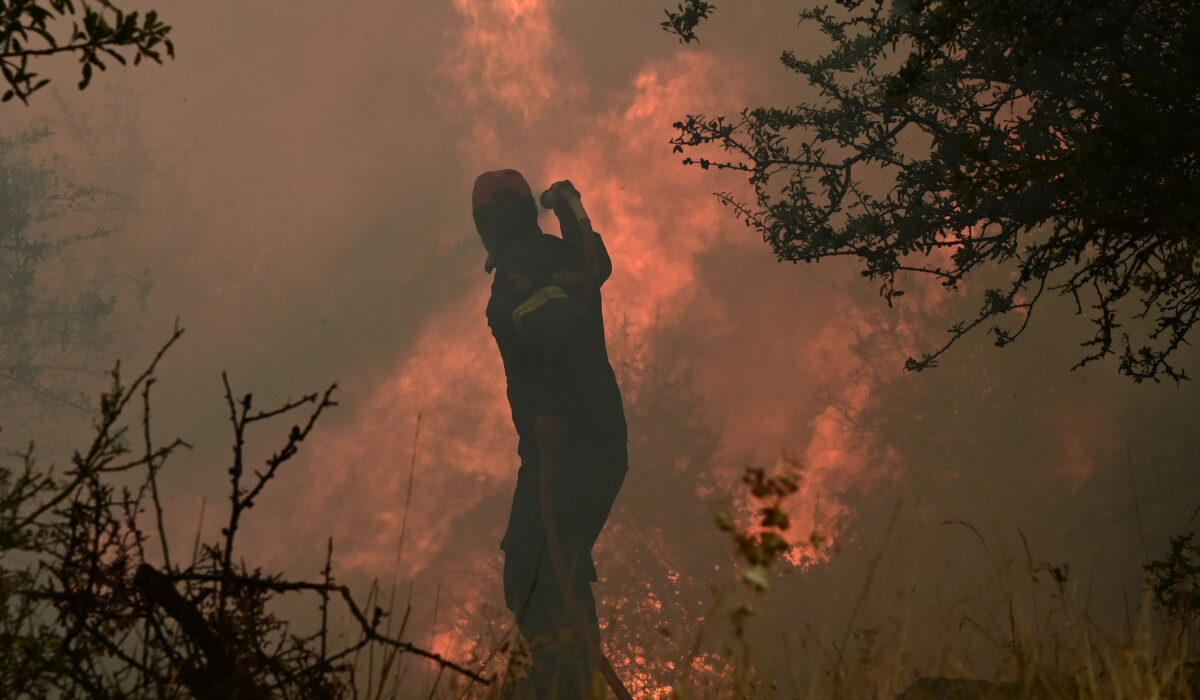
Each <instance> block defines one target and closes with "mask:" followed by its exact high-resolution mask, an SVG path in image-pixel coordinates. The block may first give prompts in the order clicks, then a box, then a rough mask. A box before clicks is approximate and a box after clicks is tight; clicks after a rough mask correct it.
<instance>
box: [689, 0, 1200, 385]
mask: <svg viewBox="0 0 1200 700" xmlns="http://www.w3.org/2000/svg"><path fill="white" fill-rule="evenodd" d="M838 5H840V6H841V7H840V8H839V9H831V8H830V7H828V6H823V7H816V8H812V9H807V10H804V11H803V12H801V14H800V18H801V22H802V24H805V25H810V26H815V27H816V28H817V29H819V30H820V31H821V32H822V33H823V34H824V35H825V36H826V37H827V38H828V39H829V42H830V43H831V48H830V49H829V50H828V51H827V52H826V53H824V54H823V55H819V56H817V57H815V58H803V57H801V56H798V55H797V54H795V53H793V52H790V51H788V52H784V53H783V55H782V57H781V62H782V64H783V65H784V66H785V67H786V68H787V69H788V70H790V71H792V72H794V73H796V74H798V75H799V76H800V77H802V78H803V79H804V81H805V82H806V83H808V85H809V86H810V88H811V89H812V90H814V91H815V98H813V99H811V100H808V101H804V102H799V103H797V104H791V105H786V106H763V107H757V108H748V109H746V110H744V111H743V112H742V113H741V115H740V117H738V118H733V119H728V118H725V117H715V118H712V117H705V116H704V115H695V114H693V115H689V116H688V117H687V118H686V119H684V120H680V121H678V122H677V123H676V124H675V127H676V128H677V129H678V134H677V135H676V137H675V138H674V139H673V140H672V144H673V145H674V148H675V150H676V151H677V152H683V151H688V152H689V153H690V152H693V151H694V150H697V149H699V152H698V153H697V155H695V156H691V155H689V156H688V157H687V158H686V159H685V160H684V162H685V163H687V164H694V165H699V166H700V167H701V168H704V169H709V168H718V169H732V170H735V171H739V172H742V173H745V174H746V176H747V178H748V182H749V184H750V185H751V186H752V188H753V189H754V198H753V200H754V201H752V202H748V201H742V200H741V199H739V198H737V197H735V196H734V195H732V194H730V193H719V194H718V195H717V196H718V198H719V199H720V200H721V201H722V202H724V203H725V204H727V205H728V206H730V207H731V208H732V209H733V210H734V212H735V214H736V215H737V216H738V217H739V218H741V219H742V220H743V221H744V222H745V223H746V224H747V225H748V226H749V227H751V228H753V229H755V230H756V231H758V232H759V233H761V235H762V236H763V239H764V240H765V241H766V242H767V243H768V244H769V245H770V246H771V247H772V249H773V250H774V252H775V254H776V256H777V257H778V258H779V259H780V260H783V261H791V262H814V261H819V260H824V259H829V258H836V257H847V258H851V259H855V260H857V261H859V262H860V263H861V264H862V268H861V270H862V274H863V276H864V277H867V278H869V279H873V280H878V281H879V283H880V289H879V291H880V294H881V295H882V296H883V297H884V299H885V300H886V301H887V303H888V304H889V305H891V304H892V303H893V301H894V300H895V299H896V298H897V297H900V296H901V295H902V293H903V289H901V284H902V283H905V280H912V279H914V278H916V277H925V278H932V279H933V280H936V281H937V282H938V283H940V284H941V285H942V286H943V287H945V288H946V289H947V290H951V291H953V290H958V289H960V283H961V282H962V281H963V280H965V279H967V278H968V277H969V276H971V275H976V274H978V273H981V272H982V271H984V270H988V269H993V270H996V271H997V272H1000V273H1004V277H1006V278H1007V281H1006V282H1005V283H1004V284H1003V285H1002V286H1001V287H1000V288H996V289H990V290H989V291H987V292H986V293H985V294H984V298H983V299H982V300H981V303H980V305H979V308H978V311H977V312H976V313H975V315H974V316H973V317H968V318H966V319H964V320H963V321H962V322H961V323H957V324H955V325H954V326H952V327H951V328H950V329H949V339H948V340H947V341H946V342H945V343H944V344H943V345H942V346H941V347H940V348H938V349H935V350H933V351H930V352H925V353H923V354H921V356H920V357H919V358H910V359H909V361H908V363H907V366H908V368H909V369H912V370H920V369H924V368H927V367H932V366H934V365H935V364H936V361H937V359H938V357H939V356H940V355H941V354H942V353H943V352H945V351H946V350H947V349H948V348H949V347H950V346H951V345H952V344H953V343H954V342H955V341H957V340H958V339H960V338H961V337H963V336H964V335H965V334H967V333H969V332H971V331H972V330H974V329H976V328H978V327H980V326H982V327H984V328H985V329H987V330H988V332H990V333H991V334H992V336H993V338H994V340H995V343H996V345H999V346H1004V345H1007V344H1008V343H1010V342H1012V341H1014V340H1015V339H1017V338H1018V337H1019V336H1020V335H1021V334H1022V333H1023V332H1024V330H1025V329H1026V327H1027V325H1028V323H1029V321H1030V317H1031V314H1032V312H1033V309H1034V307H1035V305H1036V304H1037V302H1038V301H1039V299H1040V298H1041V296H1042V294H1043V293H1044V292H1046V291H1053V292H1055V293H1057V294H1060V295H1065V296H1067V297H1068V298H1070V299H1071V300H1072V301H1073V302H1074V304H1075V309H1076V313H1078V314H1080V315H1085V316H1086V317H1087V318H1088V319H1089V320H1090V321H1091V323H1092V324H1093V331H1094V332H1093V334H1092V336H1091V337H1090V338H1085V339H1084V340H1083V341H1082V343H1081V345H1082V347H1084V348H1085V349H1084V353H1083V357H1082V358H1081V359H1080V360H1079V361H1078V363H1077V364H1076V365H1075V366H1076V367H1078V366H1082V365H1084V364H1087V363H1089V362H1092V361H1094V360H1098V359H1100V358H1103V357H1106V356H1110V355H1112V356H1116V358H1117V359H1118V361H1119V365H1118V369H1119V371H1120V372H1121V373H1123V374H1125V375H1128V376H1129V377H1131V378H1133V379H1134V380H1136V381H1141V380H1145V379H1151V380H1154V381H1158V380H1159V379H1160V378H1161V377H1166V378H1170V379H1173V380H1176V381H1179V380H1182V379H1186V373H1185V371H1184V370H1183V369H1182V368H1179V367H1177V366H1175V364H1174V363H1173V362H1172V357H1173V355H1174V353H1175V352H1176V351H1177V350H1178V349H1179V348H1180V347H1181V346H1183V345H1184V344H1186V342H1187V336H1188V334H1189V332H1190V331H1191V330H1192V328H1193V327H1194V325H1195V324H1196V322H1197V321H1198V320H1200V233H1198V226H1200V204H1198V203H1200V126H1198V125H1200V99H1197V95H1200V52H1197V51H1195V37H1196V36H1197V32H1200V5H1197V4H1196V3H1194V2H1190V1H1187V0H1148V1H1147V2H1140V3H1127V2H1123V1H1121V0H1098V1H1096V2H1086V3H1078V2H1058V1H1052V2H1011V3H1009V2H1005V3H997V2H991V1H990V0H940V1H937V2H931V1H930V0H897V1H896V2H884V1H883V0H839V2H838ZM714 150H716V151H717V152H720V153H723V154H724V157H722V158H714V157H713V156H712V155H711V154H712V152H713V151H714ZM701 156H702V157H701ZM997 277H1000V275H997ZM993 286H994V285H993Z"/></svg>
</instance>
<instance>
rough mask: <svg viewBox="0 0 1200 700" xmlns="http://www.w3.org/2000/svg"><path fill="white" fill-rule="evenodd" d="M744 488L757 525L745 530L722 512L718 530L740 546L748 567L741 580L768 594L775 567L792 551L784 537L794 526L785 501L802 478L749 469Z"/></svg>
mask: <svg viewBox="0 0 1200 700" xmlns="http://www.w3.org/2000/svg"><path fill="white" fill-rule="evenodd" d="M742 484H743V485H744V486H745V487H746V489H747V490H748V491H749V493H750V496H751V499H752V500H753V502H754V513H755V518H756V522H755V523H754V524H753V525H752V526H751V527H749V528H745V529H743V528H740V527H739V526H738V524H737V523H736V522H735V521H734V518H733V516H732V515H731V514H730V513H729V512H727V511H721V512H719V513H717V515H716V522H717V528H718V529H720V530H721V531H722V532H727V533H729V535H730V536H731V537H732V538H733V541H734V544H736V545H737V557H738V559H740V560H741V561H743V562H745V563H746V564H747V566H748V568H747V569H746V571H745V572H743V574H742V580H743V581H745V582H746V583H747V584H749V585H750V586H751V587H752V588H754V589H756V590H765V589H767V588H768V587H769V585H770V584H769V580H768V573H769V571H770V568H771V566H772V564H774V563H775V561H776V560H777V559H778V558H779V557H781V556H783V555H785V554H786V553H787V552H788V551H789V550H791V548H792V543H791V542H790V541H788V539H787V538H786V537H785V534H786V533H787V531H788V529H789V528H791V525H792V523H791V518H789V517H788V514H787V511H785V510H784V508H783V501H784V499H786V498H787V497H788V496H790V495H792V494H793V493H795V492H796V491H797V490H798V489H799V488H800V485H799V477H798V476H797V475H795V474H791V473H785V474H780V475H776V476H767V474H766V471H765V470H763V469H761V468H757V467H747V468H746V471H745V474H744V475H743V476H742Z"/></svg>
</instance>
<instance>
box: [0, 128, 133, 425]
mask: <svg viewBox="0 0 1200 700" xmlns="http://www.w3.org/2000/svg"><path fill="white" fill-rule="evenodd" d="M49 135H50V132H49V131H47V130H45V129H34V130H29V131H26V132H23V133H22V134H20V135H18V136H13V137H8V138H0V396H3V397H4V398H5V400H3V401H0V416H3V418H4V419H10V418H11V417H12V416H11V413H10V411H11V409H14V408H17V407H24V405H25V404H26V403H27V402H26V401H25V400H26V399H30V398H32V399H33V400H34V401H36V402H39V403H42V404H46V405H49V406H52V407H54V408H60V407H63V406H69V407H72V408H76V409H85V408H86V407H87V405H88V404H89V403H90V401H89V398H88V397H87V396H86V395H85V394H84V393H82V392H81V391H80V388H79V383H78V380H79V379H80V378H85V377H93V378H102V377H103V376H104V369H105V368H104V366H103V365H102V364H101V361H100V360H98V359H97V358H96V354H97V351H98V350H99V349H101V348H103V347H105V346H106V345H107V344H108V340H109V336H110V332H111V331H110V328H109V322H110V320H111V317H112V314H113V310H114V308H115V307H116V302H117V298H116V295H115V294H113V293H112V290H113V289H114V288H117V287H120V286H124V284H123V282H121V283H118V282H117V280H115V279H114V278H115V277H116V276H117V273H116V272H114V271H112V270H111V269H107V266H97V267H98V269H97V270H96V271H94V272H93V271H89V270H85V269H81V268H79V267H78V266H72V265H71V256H72V255H73V254H74V252H75V251H76V249H77V248H79V247H81V246H85V245H87V243H88V242H89V241H94V240H96V239H101V238H105V237H107V236H109V235H110V234H111V233H112V232H111V231H110V230H108V229H104V228H88V229H82V228H81V227H76V228H75V229H74V230H71V229H69V228H67V227H70V226H71V225H72V222H70V220H69V215H70V214H71V213H72V212H74V211H80V210H87V209H88V208H89V207H91V206H93V205H94V204H95V203H96V201H97V200H99V199H103V198H105V197H106V193H105V192H103V191H102V190H100V189H97V188H91V187H82V186H78V185H73V184H70V183H64V182H62V181H61V179H60V178H59V176H58V175H57V174H56V173H55V171H54V169H53V168H50V167H48V166H45V165H41V164H39V163H37V162H35V161H34V160H33V159H32V158H31V157H30V156H29V149H30V148H32V147H34V146H35V145H36V144H38V143H40V142H41V141H43V140H44V139H45V138H47V137H48V136H49ZM64 222H65V223H64ZM64 228H67V232H65V233H59V232H58V230H60V229H64ZM52 230H53V231H54V232H51V231H52ZM67 269H69V273H70V274H69V275H65V274H63V272H64V270H67ZM121 276H123V277H127V276H126V275H121ZM145 290H146V285H144V284H143V285H142V288H141V292H142V293H144V292H145ZM107 363H108V361H107V360H105V361H104V364H107ZM5 427H6V428H9V429H11V428H12V427H13V426H12V425H11V423H10V424H7V425H5Z"/></svg>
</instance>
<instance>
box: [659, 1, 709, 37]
mask: <svg viewBox="0 0 1200 700" xmlns="http://www.w3.org/2000/svg"><path fill="white" fill-rule="evenodd" d="M716 9H717V6H716V5H713V4H712V3H710V2H704V0H687V2H684V3H680V4H679V6H678V7H677V8H676V10H674V11H672V10H663V11H664V12H666V13H667V19H666V20H664V21H663V23H662V28H663V29H664V30H665V31H668V32H670V33H672V34H675V35H677V36H678V37H679V42H680V43H682V44H690V43H691V42H693V41H699V40H700V39H699V37H697V36H696V27H697V26H699V25H700V23H701V22H702V21H704V20H705V19H708V16H709V15H711V14H712V13H713V11H714V10H716Z"/></svg>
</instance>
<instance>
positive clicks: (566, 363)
mask: <svg viewBox="0 0 1200 700" xmlns="http://www.w3.org/2000/svg"><path fill="white" fill-rule="evenodd" d="M594 235H596V249H597V253H598V255H597V258H598V259H597V262H598V267H599V277H598V280H597V283H598V284H602V283H603V282H604V281H605V280H607V279H608V277H609V275H610V274H611V273H612V261H611V259H610V258H609V256H608V252H607V250H605V248H604V243H603V241H602V240H601V239H600V236H599V235H598V234H594ZM495 262H496V272H495V279H494V280H493V281H492V295H491V299H490V300H489V301H488V305H487V318H488V325H489V326H490V327H491V330H492V335H493V336H494V337H495V339H496V345H497V346H498V347H499V349H500V355H501V357H502V358H503V361H504V372H505V375H506V376H507V379H508V402H509V406H510V407H511V408H512V417H513V424H514V425H515V426H516V429H517V434H518V436H519V437H520V442H519V445H518V452H519V453H520V455H521V457H522V458H523V460H525V461H533V460H536V459H537V456H538V454H537V451H538V446H537V438H536V436H535V435H534V427H533V426H534V421H535V420H536V418H537V417H538V416H539V415H553V416H562V417H564V418H566V419H567V421H568V426H569V433H568V439H569V440H574V441H577V442H582V443H585V444H586V443H591V442H594V441H599V442H617V443H620V444H622V445H623V444H624V442H625V440H626V428H625V413H624V409H623V407H622V404H621V393H620V389H619V388H618V386H617V380H616V377H615V375H614V374H613V369H612V365H611V364H609V361H608V350H607V348H606V346H605V340H604V320H603V319H604V315H603V310H602V308H601V301H600V295H599V294H595V295H593V296H592V307H593V308H591V309H589V310H587V311H586V312H585V311H584V310H583V309H581V308H580V305H579V304H580V302H579V296H580V291H581V283H582V281H583V251H582V250H581V246H580V245H579V240H578V237H574V238H573V240H572V239H571V237H568V240H564V239H563V238H558V237H556V236H550V235H546V234H541V233H535V234H530V235H528V236H524V237H521V238H519V239H517V240H514V241H512V242H511V243H510V244H509V245H508V246H506V247H505V249H504V250H503V251H501V252H500V253H499V254H498V255H497V257H496V261H495Z"/></svg>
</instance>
